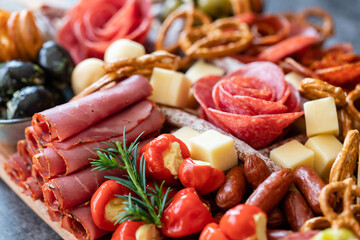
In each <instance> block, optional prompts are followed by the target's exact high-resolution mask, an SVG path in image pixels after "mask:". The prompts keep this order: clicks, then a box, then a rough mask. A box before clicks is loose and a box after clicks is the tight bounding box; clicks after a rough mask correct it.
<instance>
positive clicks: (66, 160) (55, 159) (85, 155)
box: [33, 101, 164, 178]
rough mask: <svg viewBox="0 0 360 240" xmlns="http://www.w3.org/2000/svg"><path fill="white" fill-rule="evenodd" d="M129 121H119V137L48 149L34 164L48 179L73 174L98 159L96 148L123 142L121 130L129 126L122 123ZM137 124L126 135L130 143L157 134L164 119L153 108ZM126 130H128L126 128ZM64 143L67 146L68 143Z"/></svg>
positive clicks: (37, 156)
mask: <svg viewBox="0 0 360 240" xmlns="http://www.w3.org/2000/svg"><path fill="white" fill-rule="evenodd" d="M145 102H147V101H145ZM140 106H144V105H140ZM127 121H129V119H127V118H126V119H123V120H122V121H119V124H118V125H119V126H120V125H121V128H119V130H118V131H117V133H118V136H117V137H112V138H108V139H102V140H101V141H97V142H89V143H83V144H77V145H76V146H75V147H72V148H70V149H58V148H55V147H48V148H45V149H43V150H42V151H40V153H39V154H36V155H34V157H33V163H34V164H35V166H36V167H37V168H38V169H39V171H40V173H41V174H42V175H43V176H45V177H48V178H51V177H54V176H56V175H59V174H63V173H65V175H68V174H71V173H73V172H75V171H77V170H79V169H81V168H84V167H86V166H87V165H89V163H90V161H89V158H97V153H96V150H95V148H106V147H107V145H106V144H105V143H103V142H102V141H104V140H106V141H114V142H116V141H122V140H123V136H122V130H121V131H120V129H123V127H124V126H127V125H123V124H122V123H121V122H127ZM132 121H134V120H132ZM135 122H136V123H137V124H138V125H137V126H136V127H135V128H133V129H132V130H131V131H129V132H127V133H126V138H127V142H128V143H130V142H132V141H134V140H135V139H136V138H137V137H138V136H139V134H140V133H142V132H144V134H143V135H142V139H145V138H147V137H149V135H151V134H153V133H155V132H158V131H159V130H160V129H161V127H162V124H163V122H164V118H163V116H162V114H161V113H160V112H159V111H158V110H157V109H156V108H152V110H151V113H150V115H149V117H147V118H146V119H145V120H142V121H141V122H140V123H138V121H137V120H135ZM126 129H128V128H127V127H126ZM120 133H121V134H120ZM64 143H65V144H66V141H65V142H64Z"/></svg>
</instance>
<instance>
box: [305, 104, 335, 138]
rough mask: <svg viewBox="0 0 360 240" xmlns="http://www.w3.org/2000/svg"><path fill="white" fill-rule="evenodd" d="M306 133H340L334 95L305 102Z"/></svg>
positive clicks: (308, 134) (310, 134)
mask: <svg viewBox="0 0 360 240" xmlns="http://www.w3.org/2000/svg"><path fill="white" fill-rule="evenodd" d="M304 112H305V124H306V134H307V136H308V137H312V136H315V135H320V134H333V135H335V136H337V135H339V123H338V117H337V112H336V106H335V101H334V98H333V97H327V98H321V99H318V100H313V101H309V102H306V103H305V104H304Z"/></svg>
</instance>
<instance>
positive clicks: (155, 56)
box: [71, 51, 180, 101]
mask: <svg viewBox="0 0 360 240" xmlns="http://www.w3.org/2000/svg"><path fill="white" fill-rule="evenodd" d="M179 64H180V57H178V56H176V55H173V54H170V53H167V52H165V51H159V52H154V53H152V54H147V55H143V56H141V57H137V58H123V59H119V60H116V61H114V62H108V63H105V65H104V69H105V71H106V74H105V75H104V76H103V77H102V78H100V79H99V80H97V81H96V82H94V83H93V84H91V85H90V86H88V87H87V88H85V89H84V90H83V91H82V92H80V93H79V94H78V95H76V96H75V97H73V98H72V99H71V100H72V101H73V100H76V99H79V98H81V97H83V96H86V95H89V94H90V93H93V92H95V91H97V90H99V89H101V88H103V87H105V86H107V85H108V84H110V83H113V82H119V81H121V80H123V79H124V78H126V77H129V76H132V75H143V76H150V75H151V74H152V71H153V69H154V68H155V67H160V68H166V69H170V70H176V69H178V67H179Z"/></svg>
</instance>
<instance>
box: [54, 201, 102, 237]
mask: <svg viewBox="0 0 360 240" xmlns="http://www.w3.org/2000/svg"><path fill="white" fill-rule="evenodd" d="M61 227H62V228H64V229H65V230H67V231H69V232H71V233H72V234H74V236H75V237H76V238H77V239H90V240H92V239H98V238H100V237H102V236H105V235H106V234H108V233H109V232H107V231H104V230H101V229H100V228H98V227H97V226H96V225H95V223H94V221H93V220H92V217H91V211H90V206H80V207H77V208H75V209H73V210H72V211H71V212H69V213H67V214H65V215H64V216H63V218H62V219H61Z"/></svg>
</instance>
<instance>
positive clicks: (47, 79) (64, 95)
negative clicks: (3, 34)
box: [0, 41, 74, 145]
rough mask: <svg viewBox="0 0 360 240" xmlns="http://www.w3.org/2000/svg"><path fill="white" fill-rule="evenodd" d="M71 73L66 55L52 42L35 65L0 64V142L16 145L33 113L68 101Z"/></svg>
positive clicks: (21, 62)
mask: <svg viewBox="0 0 360 240" xmlns="http://www.w3.org/2000/svg"><path fill="white" fill-rule="evenodd" d="M73 69H74V63H73V61H72V59H71V57H70V55H69V53H68V52H67V51H66V50H65V49H64V48H62V47H61V46H59V45H58V44H57V43H55V42H53V41H50V42H46V43H44V44H43V46H42V48H41V49H40V50H39V54H38V58H37V61H36V62H24V61H18V60H12V61H7V62H3V63H0V141H1V142H4V143H7V144H10V145H14V144H16V142H17V140H19V139H21V138H24V129H25V127H26V126H29V125H30V124H31V116H32V115H33V114H34V113H36V112H40V111H43V110H45V109H48V108H51V107H54V106H55V105H58V104H62V103H64V102H66V101H67V100H69V99H70V98H71V97H72V95H73V93H72V90H71V87H70V78H71V73H72V70H73Z"/></svg>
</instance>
